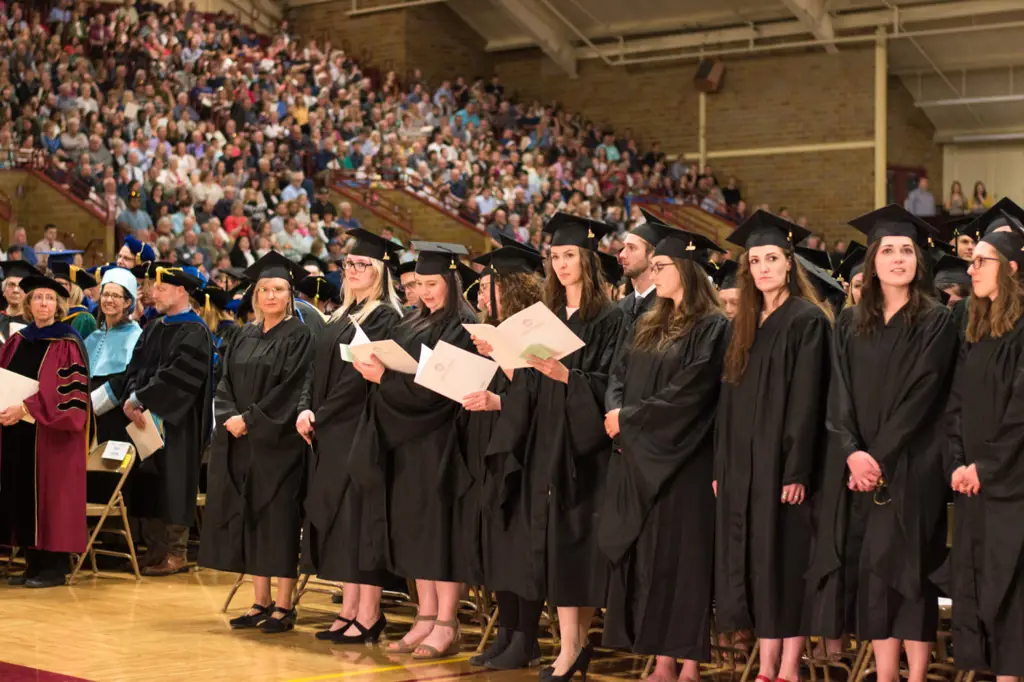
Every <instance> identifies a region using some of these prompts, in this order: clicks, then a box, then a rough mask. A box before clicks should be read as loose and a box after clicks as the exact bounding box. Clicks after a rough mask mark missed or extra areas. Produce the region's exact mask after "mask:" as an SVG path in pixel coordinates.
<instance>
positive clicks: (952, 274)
mask: <svg viewBox="0 0 1024 682" xmlns="http://www.w3.org/2000/svg"><path fill="white" fill-rule="evenodd" d="M969 266H970V263H968V262H967V261H965V260H963V259H962V258H957V257H956V256H949V255H946V254H943V255H942V256H940V257H939V259H938V260H937V261H935V266H934V267H933V268H932V274H933V276H934V280H935V288H936V289H940V290H941V289H945V288H946V287H949V286H952V285H954V284H963V285H965V286H970V284H971V278H970V276H969V275H968V274H967V268H968V267H969Z"/></svg>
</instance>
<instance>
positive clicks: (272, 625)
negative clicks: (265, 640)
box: [260, 606, 298, 635]
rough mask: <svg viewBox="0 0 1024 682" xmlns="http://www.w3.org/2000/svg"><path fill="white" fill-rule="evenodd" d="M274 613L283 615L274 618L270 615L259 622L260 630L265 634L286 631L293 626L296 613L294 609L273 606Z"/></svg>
mask: <svg viewBox="0 0 1024 682" xmlns="http://www.w3.org/2000/svg"><path fill="white" fill-rule="evenodd" d="M274 613H282V614H284V617H282V618H274V617H273V616H270V617H269V618H267V619H266V620H264V621H263V622H262V623H261V624H260V630H262V631H263V633H264V634H267V635H275V634H278V633H281V632H288V631H289V630H292V629H294V628H295V617H296V616H297V615H298V614H297V613H296V612H295V609H282V608H281V607H280V606H275V607H274Z"/></svg>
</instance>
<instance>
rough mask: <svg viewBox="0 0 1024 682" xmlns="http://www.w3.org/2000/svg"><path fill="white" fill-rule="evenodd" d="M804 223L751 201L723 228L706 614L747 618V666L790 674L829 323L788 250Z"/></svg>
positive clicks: (732, 622) (797, 644)
mask: <svg viewBox="0 0 1024 682" xmlns="http://www.w3.org/2000/svg"><path fill="white" fill-rule="evenodd" d="M807 234H808V232H807V231H806V230H804V229H802V228H801V227H799V226H798V225H795V224H793V223H790V222H789V221H787V220H784V219H783V218H779V217H777V216H774V215H772V214H770V213H768V212H766V211H758V212H756V213H755V214H754V215H753V216H751V217H750V218H749V219H748V220H747V221H745V222H744V223H743V224H742V225H740V226H739V227H738V228H737V229H736V231H735V232H733V234H731V235H730V236H729V238H728V239H729V241H730V242H732V243H734V244H739V245H740V246H742V247H743V248H744V249H745V253H744V254H743V255H742V256H741V257H740V261H739V262H740V265H739V268H740V269H739V274H738V280H739V304H738V307H737V313H736V317H735V318H734V319H733V326H732V334H731V338H730V343H729V352H728V355H727V356H726V362H725V383H724V385H723V387H722V395H721V399H720V402H719V409H718V423H717V424H716V447H715V457H716V465H715V484H716V493H717V502H718V507H717V510H718V514H717V516H716V539H715V554H716V560H715V567H716V576H715V611H716V613H715V616H716V622H717V624H718V627H719V628H720V629H722V630H723V631H725V632H733V631H738V630H747V629H753V630H754V633H755V634H756V635H757V637H758V639H759V640H760V646H759V655H760V661H759V677H764V678H766V679H768V680H776V679H781V680H791V681H793V682H796V680H798V679H799V674H800V660H801V657H802V656H803V646H804V637H805V636H806V635H807V634H808V632H807V629H806V628H807V623H806V619H805V618H804V594H805V591H806V588H805V583H804V576H803V574H804V571H805V570H806V567H807V564H808V561H809V558H810V549H811V542H812V540H813V522H812V518H811V509H812V500H813V498H814V496H815V494H816V493H817V489H816V483H817V481H818V480H819V479H820V477H821V465H822V464H823V462H824V457H825V451H826V450H825V409H824V407H825V396H826V395H827V391H828V375H829V349H830V341H831V331H832V312H831V308H830V306H828V305H827V304H824V303H822V301H821V299H819V298H818V295H817V292H816V291H815V288H814V286H813V285H812V283H811V280H810V277H809V276H808V274H807V272H806V270H805V268H804V266H803V265H802V259H801V258H800V257H799V256H798V255H796V254H795V253H794V250H793V243H794V242H799V241H800V240H802V239H803V238H804V237H805V236H806V235H807ZM839 293H840V294H842V293H843V292H842V289H839Z"/></svg>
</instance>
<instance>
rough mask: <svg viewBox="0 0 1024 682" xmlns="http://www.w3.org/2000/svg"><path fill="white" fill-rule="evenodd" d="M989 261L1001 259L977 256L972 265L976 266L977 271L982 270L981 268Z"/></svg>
mask: <svg viewBox="0 0 1024 682" xmlns="http://www.w3.org/2000/svg"><path fill="white" fill-rule="evenodd" d="M987 260H994V261H998V260H999V259H998V258H992V257H991V256H975V257H974V259H973V260H972V261H971V265H973V266H974V269H975V270H981V268H983V267H984V266H985V261H987Z"/></svg>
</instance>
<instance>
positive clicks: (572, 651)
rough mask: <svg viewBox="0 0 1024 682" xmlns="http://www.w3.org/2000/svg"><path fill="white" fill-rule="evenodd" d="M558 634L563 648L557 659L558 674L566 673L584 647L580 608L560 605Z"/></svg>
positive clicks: (555, 664)
mask: <svg viewBox="0 0 1024 682" xmlns="http://www.w3.org/2000/svg"><path fill="white" fill-rule="evenodd" d="M558 636H559V640H560V642H561V649H560V650H559V652H558V658H556V659H555V663H554V668H555V674H556V675H564V674H565V672H566V671H567V670H568V669H569V666H571V665H572V663H573V661H575V660H576V655H577V654H579V652H580V649H582V648H583V643H582V641H581V637H580V609H578V608H576V607H574V606H559V607H558Z"/></svg>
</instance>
